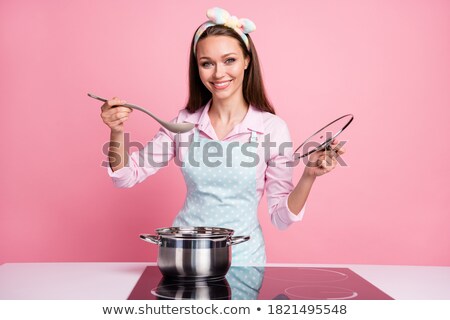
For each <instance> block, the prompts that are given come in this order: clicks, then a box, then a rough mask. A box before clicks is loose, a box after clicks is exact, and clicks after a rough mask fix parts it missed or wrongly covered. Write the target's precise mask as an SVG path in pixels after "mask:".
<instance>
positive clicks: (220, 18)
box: [194, 7, 256, 54]
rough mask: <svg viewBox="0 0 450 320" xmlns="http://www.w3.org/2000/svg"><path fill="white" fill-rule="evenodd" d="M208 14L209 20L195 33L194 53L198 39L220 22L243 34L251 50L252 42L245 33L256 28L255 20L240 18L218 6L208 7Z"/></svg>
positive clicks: (242, 36) (243, 38)
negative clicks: (250, 42)
mask: <svg viewBox="0 0 450 320" xmlns="http://www.w3.org/2000/svg"><path fill="white" fill-rule="evenodd" d="M206 16H207V17H208V19H209V20H208V21H206V22H205V23H203V24H202V25H201V26H200V27H199V28H198V30H197V32H196V33H195V38H194V54H195V53H196V47H197V42H198V39H199V38H200V36H201V35H202V33H203V32H205V30H206V29H208V28H209V27H211V26H215V25H218V24H219V25H224V26H226V27H229V28H231V29H233V30H234V31H236V32H237V33H238V34H239V35H240V36H241V38H242V40H244V42H245V45H246V46H247V49H249V50H250V44H249V41H248V38H247V36H246V35H245V34H246V33H250V32H252V31H255V30H256V26H255V24H254V23H253V21H251V20H249V19H245V18H243V19H238V18H237V17H236V16H232V15H230V14H229V13H228V11H227V10H225V9H222V8H218V7H215V8H211V9H208V11H207V12H206Z"/></svg>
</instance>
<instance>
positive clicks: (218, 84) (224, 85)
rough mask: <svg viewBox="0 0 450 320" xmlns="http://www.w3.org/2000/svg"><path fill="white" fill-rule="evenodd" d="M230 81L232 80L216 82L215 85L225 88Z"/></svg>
mask: <svg viewBox="0 0 450 320" xmlns="http://www.w3.org/2000/svg"><path fill="white" fill-rule="evenodd" d="M229 83H230V81H227V82H220V83H217V82H216V83H214V86H216V87H219V88H223V87H226V86H227V85H228V84H229Z"/></svg>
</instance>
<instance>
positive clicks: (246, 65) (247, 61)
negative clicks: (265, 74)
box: [244, 57, 250, 70]
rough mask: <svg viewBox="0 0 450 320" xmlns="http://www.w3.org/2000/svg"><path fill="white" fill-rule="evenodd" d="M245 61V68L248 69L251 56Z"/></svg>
mask: <svg viewBox="0 0 450 320" xmlns="http://www.w3.org/2000/svg"><path fill="white" fill-rule="evenodd" d="M244 61H245V62H244V63H245V64H244V70H245V69H247V67H248V65H249V63H250V57H246V58H245V60H244Z"/></svg>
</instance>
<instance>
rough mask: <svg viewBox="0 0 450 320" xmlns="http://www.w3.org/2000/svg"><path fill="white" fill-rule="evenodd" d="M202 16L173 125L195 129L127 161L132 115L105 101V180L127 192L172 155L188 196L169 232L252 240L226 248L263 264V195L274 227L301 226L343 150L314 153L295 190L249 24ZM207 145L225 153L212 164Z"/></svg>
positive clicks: (159, 139) (222, 15)
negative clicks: (223, 233) (195, 230)
mask: <svg viewBox="0 0 450 320" xmlns="http://www.w3.org/2000/svg"><path fill="white" fill-rule="evenodd" d="M207 16H208V18H209V19H210V20H208V21H207V22H205V23H204V24H202V25H201V26H200V27H199V28H198V29H197V31H196V33H195V34H194V37H193V39H192V43H191V49H190V65H189V98H188V102H187V106H186V107H185V109H183V110H181V111H180V112H179V114H178V116H177V117H176V119H175V120H174V121H175V122H176V123H181V122H190V123H193V124H195V128H194V129H193V130H191V131H190V132H186V133H182V134H177V135H175V134H174V133H172V132H169V131H167V130H165V129H164V128H161V130H160V131H159V132H158V134H157V135H156V136H155V137H154V138H153V140H152V141H151V143H150V144H149V145H148V146H147V147H145V148H143V149H141V150H139V151H135V152H134V153H133V154H131V155H127V154H126V153H125V151H124V146H123V145H124V137H123V136H124V134H123V123H124V122H125V121H126V120H127V119H128V114H129V112H128V110H126V108H123V107H119V108H112V106H115V105H122V104H123V102H122V101H120V99H118V98H114V99H112V100H109V101H107V102H106V103H105V105H103V106H102V110H103V112H102V118H103V121H104V122H105V123H106V124H107V125H108V126H109V127H110V128H111V144H110V154H109V155H110V165H111V167H108V173H109V175H110V176H111V177H112V179H113V181H114V183H115V184H116V186H118V187H132V186H133V185H135V184H136V183H140V182H142V181H143V180H145V179H146V178H147V177H149V176H150V175H152V174H154V173H156V172H157V171H158V170H159V169H160V168H161V166H154V165H151V163H150V162H148V161H147V162H145V163H144V164H142V162H141V161H140V160H141V159H144V158H145V157H151V160H152V161H153V162H155V161H156V162H159V161H158V159H162V158H164V159H165V160H166V161H167V159H169V160H170V159H172V158H174V157H175V156H177V157H179V159H181V161H180V162H179V163H180V164H181V165H180V167H181V171H182V173H183V176H184V179H185V182H186V185H187V196H186V200H185V202H184V205H183V207H182V208H181V210H180V211H179V212H178V214H177V216H176V217H175V220H174V222H173V226H174V227H205V226H206V227H220V228H227V229H232V230H234V232H235V234H236V235H240V236H250V240H249V241H247V242H245V243H243V244H240V245H239V246H237V247H236V248H234V249H233V255H232V263H233V264H235V265H236V264H244V265H245V264H252V265H263V264H265V262H266V254H265V244H264V239H263V234H262V230H261V227H260V224H259V221H258V215H257V211H258V210H257V209H258V204H259V202H260V200H261V197H262V195H263V193H264V192H266V193H267V200H268V204H269V206H268V207H269V214H270V216H271V221H272V223H273V224H274V225H275V226H276V227H278V228H279V229H285V228H287V227H288V226H289V225H291V224H292V223H294V222H296V221H299V220H301V219H302V216H303V213H304V206H305V202H306V199H307V197H308V195H309V192H310V189H311V187H312V185H313V183H314V181H315V178H316V177H317V176H320V175H323V174H325V173H327V172H329V171H331V170H332V169H334V168H335V166H336V163H337V161H336V157H337V156H338V155H339V154H342V153H343V152H344V150H342V149H340V150H337V145H338V141H335V142H334V143H333V144H332V145H331V147H332V148H334V149H335V150H334V151H333V150H329V151H320V152H316V153H314V154H313V155H312V156H311V158H310V164H311V165H309V166H307V167H306V168H305V170H304V172H303V175H302V177H301V178H300V180H299V181H298V183H297V185H296V186H295V188H294V185H293V183H292V174H293V166H292V161H293V152H292V143H291V138H290V134H289V130H288V128H287V125H286V123H285V122H284V121H283V120H282V119H281V118H279V117H278V116H276V115H275V110H274V108H273V107H272V105H271V103H270V102H269V100H268V99H267V96H266V93H265V89H264V85H263V81H262V77H261V71H260V66H259V61H258V55H257V52H256V48H255V46H254V44H253V42H252V40H251V38H250V36H249V35H248V33H249V32H251V31H254V30H255V29H256V27H255V25H254V24H253V22H251V21H250V20H248V19H237V18H236V17H232V16H230V15H229V14H228V12H226V11H225V10H223V9H220V8H213V9H210V10H208V13H207ZM260 139H263V140H264V142H263V143H261V144H259V143H258V140H260ZM287 143H288V144H290V145H289V147H288V148H286V144H287ZM167 146H170V147H167ZM183 146H188V148H187V149H183V148H182V147H183ZM267 146H269V148H267ZM270 146H273V147H275V148H271V147H270ZM211 147H212V148H213V149H214V150H226V152H225V153H219V152H215V153H214V158H215V160H216V161H212V162H211V161H208V160H207V159H208V157H209V156H210V154H209V153H208V151H206V152H205V150H209V149H210V148H211ZM255 155H256V157H255ZM121 159H124V160H123V161H122V160H121ZM254 159H264V161H252V160H254ZM249 163H250V164H251V165H248V164H249Z"/></svg>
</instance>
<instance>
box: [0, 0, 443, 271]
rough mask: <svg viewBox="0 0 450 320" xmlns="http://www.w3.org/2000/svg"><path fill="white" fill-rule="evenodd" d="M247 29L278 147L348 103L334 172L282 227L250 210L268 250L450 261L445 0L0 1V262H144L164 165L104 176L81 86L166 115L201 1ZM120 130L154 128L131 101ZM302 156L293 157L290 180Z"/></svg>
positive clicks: (167, 188) (175, 181)
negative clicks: (123, 178) (251, 29)
mask: <svg viewBox="0 0 450 320" xmlns="http://www.w3.org/2000/svg"><path fill="white" fill-rule="evenodd" d="M216 5H218V6H222V7H224V8H227V9H228V10H229V11H230V12H231V13H232V14H236V15H237V16H239V17H248V18H251V19H252V20H253V21H254V22H255V23H256V25H257V31H256V32H255V33H254V34H252V37H253V39H254V42H255V44H256V47H257V48H258V53H259V55H260V59H261V63H262V66H263V72H264V77H265V83H266V86H267V89H268V92H269V95H270V98H271V100H272V101H273V103H274V105H275V107H276V110H277V113H278V115H280V116H281V117H282V118H283V119H285V120H286V121H287V123H288V125H289V127H290V130H291V135H292V137H293V140H294V143H295V144H299V143H300V142H301V141H302V140H303V139H305V138H306V137H307V136H308V135H309V134H310V133H312V132H313V131H315V130H316V129H318V128H319V127H321V126H322V125H324V124H325V123H327V122H329V121H331V120H332V119H334V118H336V117H338V116H340V115H342V114H345V113H353V114H354V115H355V121H354V123H353V124H352V125H351V126H350V127H349V128H348V130H347V131H346V132H345V133H344V134H343V136H342V139H345V140H348V141H349V142H348V143H347V149H348V153H347V154H346V155H345V157H344V159H345V161H346V162H347V164H348V165H349V166H348V167H339V168H337V169H336V170H335V171H334V172H333V173H332V174H329V175H327V176H324V177H321V178H319V179H318V180H317V183H316V184H315V185H314V188H313V191H312V194H311V196H310V199H309V203H308V207H307V213H306V216H305V218H304V220H303V221H302V222H301V223H298V224H296V225H293V226H291V227H290V228H289V229H288V230H287V231H278V230H276V229H275V228H274V227H273V226H272V225H271V224H270V221H269V218H268V214H267V208H266V200H265V198H263V201H262V203H261V206H260V211H259V216H260V221H261V224H262V226H263V230H264V234H265V237H266V242H267V254H268V262H286V263H289V262H297V263H361V264H410V265H441V266H443V265H446V266H449V265H450V236H449V234H450V232H449V229H450V215H449V205H448V200H449V198H450V197H449V196H450V192H449V190H450V188H449V187H448V179H449V177H450V174H449V172H450V171H449V168H448V165H447V161H448V159H449V158H450V148H449V147H448V142H447V141H445V138H446V137H447V136H448V135H449V133H450V130H449V126H448V122H449V116H450V111H449V110H450V109H449V108H450V90H449V86H450V59H449V57H450V2H448V1H445V0H442V1H437V0H434V1H429V0H422V1H409V0H408V1H406V0H405V1H392V0H384V1H380V0H377V1H375V0H370V1H360V0H342V1H335V0H327V1H306V0H304V1H298V0H295V1H294V0H292V1H268V0H264V1H261V0H258V1H256V0H253V1H229V0H228V1H199V0H196V1H181V0H180V1H174V0H171V1H146V0H142V1H110V0H102V1H88V0H79V1H56V0H54V1H31V0H30V1H24V0H20V1H12V0H9V1H2V2H1V3H0V32H1V39H0V40H1V50H0V70H1V71H0V72H1V75H0V89H1V95H0V106H1V110H2V112H1V115H2V120H3V121H2V125H1V126H0V130H1V131H0V134H1V139H0V143H1V146H0V147H1V150H2V153H1V157H0V161H1V168H2V173H1V180H0V263H1V262H19V261H24V262H25V261H26V262H28V261H154V260H156V256H157V247H156V246H153V245H150V244H147V243H144V242H143V241H141V240H139V238H138V235H139V234H140V233H152V232H153V230H154V229H155V228H158V227H163V226H169V225H170V224H171V222H172V219H173V218H174V216H175V214H176V213H177V212H178V210H179V209H180V208H181V205H182V203H183V200H184V195H185V185H184V182H183V178H182V175H181V173H180V170H179V168H178V167H177V166H176V165H174V164H173V163H172V164H171V165H170V166H169V167H168V168H165V169H164V170H162V171H160V172H159V173H158V174H157V175H155V176H153V177H150V178H149V179H148V180H146V181H145V182H144V183H142V184H140V185H137V186H135V187H134V188H131V189H116V188H114V187H113V185H112V183H111V181H110V179H109V177H108V176H107V173H106V169H105V168H103V167H101V163H102V161H103V160H104V159H105V156H104V155H103V152H102V146H103V145H104V144H105V143H106V142H107V140H108V137H109V129H108V128H107V127H106V126H105V125H104V124H103V122H102V120H101V118H100V116H99V115H100V109H99V107H100V105H101V103H99V102H96V101H94V100H92V99H90V98H88V97H87V96H86V93H87V92H93V93H96V94H98V95H101V96H106V97H112V96H119V97H121V98H124V99H127V100H128V101H130V102H134V103H137V104H140V105H143V106H147V107H149V108H150V109H151V110H153V111H154V112H155V113H157V114H158V115H160V116H161V117H162V118H165V119H171V118H172V117H174V116H175V115H176V114H177V112H178V110H179V109H180V108H182V107H183V106H184V103H185V101H186V96H187V62H188V52H189V51H188V50H189V43H190V41H191V37H192V34H193V32H194V30H195V28H196V27H197V26H198V25H199V24H200V23H202V22H203V21H204V20H205V19H206V18H205V11H206V9H207V8H209V7H212V6H216ZM127 130H128V131H129V132H130V134H131V139H132V140H133V141H139V142H141V143H142V144H144V143H145V142H147V141H148V140H149V139H151V137H152V136H153V135H154V134H155V133H156V131H157V130H158V125H157V123H155V122H153V121H152V120H151V119H150V118H148V117H147V116H145V115H143V114H141V113H139V112H135V113H134V114H133V116H132V118H131V119H130V120H129V122H128V124H127ZM302 170H303V168H302V167H301V166H299V167H297V168H296V171H295V181H297V180H298V178H299V177H300V175H301V172H302Z"/></svg>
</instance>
